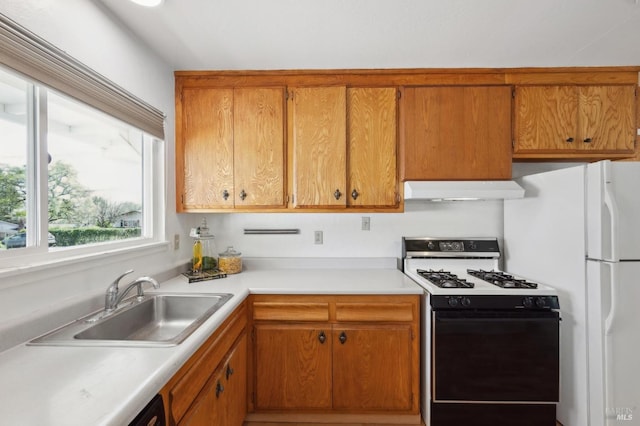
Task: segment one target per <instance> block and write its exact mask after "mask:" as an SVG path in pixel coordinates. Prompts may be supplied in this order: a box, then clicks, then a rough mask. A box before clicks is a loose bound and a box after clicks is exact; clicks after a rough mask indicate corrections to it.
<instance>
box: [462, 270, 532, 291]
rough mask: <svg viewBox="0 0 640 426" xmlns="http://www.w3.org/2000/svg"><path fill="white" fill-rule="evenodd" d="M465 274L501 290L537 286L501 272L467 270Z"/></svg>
mask: <svg viewBox="0 0 640 426" xmlns="http://www.w3.org/2000/svg"><path fill="white" fill-rule="evenodd" d="M467 273H468V274H469V275H471V276H474V277H476V278H480V279H481V280H484V281H486V282H488V283H491V284H494V285H497V286H498V287H502V288H525V289H526V288H528V289H532V288H537V287H538V284H536V283H532V282H529V281H527V280H523V279H518V278H515V277H514V276H513V275H510V274H507V273H504V272H501V271H483V270H482V269H478V270H475V269H467Z"/></svg>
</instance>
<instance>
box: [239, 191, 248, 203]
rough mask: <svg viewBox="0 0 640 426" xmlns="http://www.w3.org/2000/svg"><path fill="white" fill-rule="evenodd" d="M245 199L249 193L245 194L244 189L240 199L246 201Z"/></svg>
mask: <svg viewBox="0 0 640 426" xmlns="http://www.w3.org/2000/svg"><path fill="white" fill-rule="evenodd" d="M245 198H247V193H246V192H244V189H243V190H242V191H240V199H241V200H242V201H244V199H245Z"/></svg>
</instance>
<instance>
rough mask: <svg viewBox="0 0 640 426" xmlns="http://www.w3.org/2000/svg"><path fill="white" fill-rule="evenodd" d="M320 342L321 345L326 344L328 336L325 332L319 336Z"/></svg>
mask: <svg viewBox="0 0 640 426" xmlns="http://www.w3.org/2000/svg"><path fill="white" fill-rule="evenodd" d="M318 340H320V343H321V344H322V343H324V342H325V341H326V340H327V335H326V334H324V331H321V332H320V333H319V334H318Z"/></svg>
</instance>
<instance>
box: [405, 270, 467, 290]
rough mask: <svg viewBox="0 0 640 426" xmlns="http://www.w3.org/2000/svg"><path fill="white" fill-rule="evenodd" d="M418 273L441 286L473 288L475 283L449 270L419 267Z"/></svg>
mask: <svg viewBox="0 0 640 426" xmlns="http://www.w3.org/2000/svg"><path fill="white" fill-rule="evenodd" d="M416 272H417V273H418V275H420V276H421V277H422V278H424V279H426V280H427V281H429V282H431V283H433V284H435V285H436V286H438V287H441V288H473V283H470V282H468V281H467V280H464V279H462V278H458V277H457V276H456V275H455V274H452V273H451V272H447V271H443V270H440V271H434V270H433V269H429V270H424V269H418V270H417V271H416Z"/></svg>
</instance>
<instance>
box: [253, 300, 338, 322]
mask: <svg viewBox="0 0 640 426" xmlns="http://www.w3.org/2000/svg"><path fill="white" fill-rule="evenodd" d="M253 319H254V320H262V321H329V303H328V302H286V303H285V302H254V303H253Z"/></svg>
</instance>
